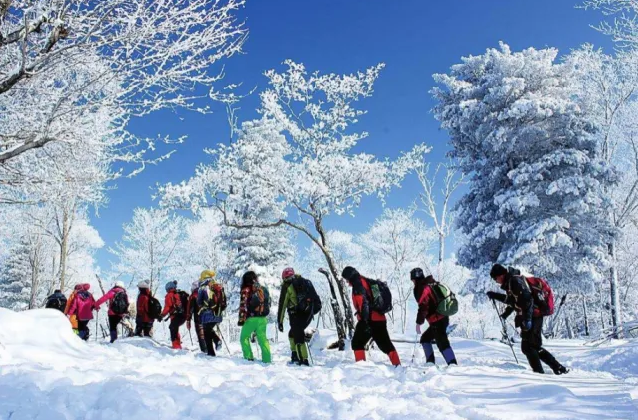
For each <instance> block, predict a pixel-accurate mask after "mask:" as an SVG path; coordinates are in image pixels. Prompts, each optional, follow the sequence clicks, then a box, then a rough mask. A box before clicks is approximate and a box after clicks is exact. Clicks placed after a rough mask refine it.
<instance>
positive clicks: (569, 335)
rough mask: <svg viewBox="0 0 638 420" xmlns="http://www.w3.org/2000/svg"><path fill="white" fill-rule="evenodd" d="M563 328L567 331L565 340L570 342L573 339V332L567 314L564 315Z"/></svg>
mask: <svg viewBox="0 0 638 420" xmlns="http://www.w3.org/2000/svg"><path fill="white" fill-rule="evenodd" d="M565 328H566V329H567V338H569V339H570V340H572V339H573V338H574V330H573V329H572V323H571V319H570V318H569V312H567V313H565Z"/></svg>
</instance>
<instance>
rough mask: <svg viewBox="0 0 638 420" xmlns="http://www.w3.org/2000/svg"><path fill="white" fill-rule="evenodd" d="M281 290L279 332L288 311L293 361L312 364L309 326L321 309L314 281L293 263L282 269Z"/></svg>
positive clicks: (278, 317)
mask: <svg viewBox="0 0 638 420" xmlns="http://www.w3.org/2000/svg"><path fill="white" fill-rule="evenodd" d="M281 279H282V280H283V282H282V283H281V294H280V295H279V310H278V312H277V321H278V327H279V331H280V332H284V318H285V317H286V311H287V312H288V318H289V320H290V330H289V331H288V341H289V342H290V352H291V354H290V363H291V364H298V365H305V366H309V365H310V364H309V363H308V346H307V344H306V333H305V331H306V328H307V327H308V325H310V322H311V321H312V318H313V316H314V315H316V314H318V313H319V311H320V310H321V299H320V298H319V295H318V294H317V291H316V290H315V288H314V286H313V285H312V282H311V281H310V280H307V279H305V278H303V277H301V276H300V275H298V274H295V270H294V269H293V268H292V267H288V268H285V269H284V271H283V272H282V273H281Z"/></svg>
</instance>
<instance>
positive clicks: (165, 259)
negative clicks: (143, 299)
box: [109, 208, 192, 292]
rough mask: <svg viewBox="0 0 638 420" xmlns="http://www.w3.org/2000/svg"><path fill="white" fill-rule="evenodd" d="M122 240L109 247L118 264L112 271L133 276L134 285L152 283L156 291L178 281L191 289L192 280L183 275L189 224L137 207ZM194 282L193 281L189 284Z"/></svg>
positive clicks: (162, 213)
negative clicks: (182, 259) (182, 258)
mask: <svg viewBox="0 0 638 420" xmlns="http://www.w3.org/2000/svg"><path fill="white" fill-rule="evenodd" d="M123 229H124V234H123V235H122V241H121V242H117V243H116V244H115V247H113V248H109V252H111V253H112V254H113V255H114V256H115V257H117V261H115V262H114V263H112V271H113V272H114V273H116V274H117V275H118V276H119V275H126V276H129V277H130V281H131V283H134V282H138V281H140V280H148V281H149V282H150V285H151V290H152V291H153V292H155V291H156V290H157V288H158V287H159V286H160V285H162V282H163V281H169V280H178V281H180V282H182V283H183V284H182V285H181V286H180V287H183V288H184V289H188V285H189V284H190V281H192V280H191V279H184V278H183V277H182V276H181V275H180V274H181V272H180V270H178V268H179V264H178V263H177V261H178V259H179V258H180V255H179V251H180V250H182V249H184V248H183V245H184V242H183V241H184V237H185V222H184V219H183V218H182V217H180V216H176V215H173V214H170V213H169V212H167V211H166V210H161V209H143V208H137V209H135V210H134V211H133V218H132V220H131V222H130V223H126V224H124V226H123ZM189 280H190V281H189Z"/></svg>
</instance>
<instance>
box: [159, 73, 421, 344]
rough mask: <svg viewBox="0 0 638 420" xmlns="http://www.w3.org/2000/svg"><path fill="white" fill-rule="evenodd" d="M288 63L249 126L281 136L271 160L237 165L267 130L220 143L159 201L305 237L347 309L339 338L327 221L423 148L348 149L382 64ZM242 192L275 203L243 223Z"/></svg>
mask: <svg viewBox="0 0 638 420" xmlns="http://www.w3.org/2000/svg"><path fill="white" fill-rule="evenodd" d="M286 65H287V66H288V69H287V70H286V71H285V72H283V73H278V72H276V71H274V70H271V71H268V72H266V76H267V77H268V79H269V82H270V88H269V89H267V90H266V91H264V92H263V93H262V94H261V109H260V112H261V113H262V116H263V117H262V121H261V122H258V123H253V124H258V125H264V126H272V127H273V131H274V132H276V133H278V134H277V136H280V137H281V139H282V142H281V143H279V142H278V143H277V144H281V147H282V149H281V151H280V152H279V154H277V155H276V158H273V159H272V160H271V161H268V162H267V163H262V164H261V165H260V166H259V170H257V169H254V170H250V168H246V167H245V166H243V165H242V164H241V163H242V156H243V155H245V154H246V153H261V151H262V150H264V149H267V148H268V147H270V146H268V147H267V146H265V145H263V143H264V142H271V141H272V139H273V136H271V135H268V136H264V135H256V136H254V139H252V140H249V139H248V138H246V139H245V140H244V141H241V142H239V141H238V142H236V143H233V144H232V145H230V146H220V147H218V149H216V151H215V153H214V154H213V156H214V161H213V162H212V164H209V165H204V166H202V167H200V169H199V170H198V173H197V174H196V175H195V177H193V178H192V179H191V180H189V181H188V182H185V183H183V184H181V185H177V186H174V185H168V186H167V187H165V188H163V189H162V194H163V200H164V204H165V205H177V206H183V205H184V204H186V205H188V206H191V207H194V208H197V207H202V206H217V207H218V208H219V209H220V211H222V212H223V213H224V214H225V217H226V223H227V224H228V225H229V226H231V227H235V228H238V229H253V228H258V229H270V228H272V227H277V226H287V227H289V228H291V229H292V230H293V231H296V232H297V233H300V234H302V235H303V236H305V237H306V238H308V239H310V240H311V241H312V242H313V243H314V244H315V245H316V246H317V247H318V248H319V249H320V250H321V252H322V254H323V255H324V257H325V260H326V263H327V264H328V267H329V270H330V272H331V274H332V277H333V278H332V279H331V281H333V282H335V285H336V286H337V287H336V290H338V296H334V299H335V300H339V304H341V305H342V309H343V310H344V311H345V314H346V316H345V324H344V320H343V318H342V317H341V313H335V317H336V318H337V320H336V322H335V324H336V325H337V329H338V331H339V338H340V339H341V342H342V343H343V339H344V338H345V329H344V328H342V327H343V326H344V325H345V326H346V327H347V328H348V329H349V330H350V331H352V330H353V317H352V311H351V308H350V304H349V299H348V296H347V293H346V290H345V287H344V284H343V281H342V280H341V279H340V267H337V266H336V264H335V262H334V258H333V256H332V254H331V249H330V244H329V241H328V237H327V235H326V228H325V221H326V218H328V217H329V216H331V215H335V214H336V215H341V214H353V213H354V210H355V209H356V207H357V206H358V205H359V203H360V202H361V199H362V198H363V197H364V196H369V195H383V193H384V192H385V191H387V190H388V189H389V188H390V187H392V186H394V185H397V184H398V183H399V181H400V180H401V179H402V178H403V176H405V174H406V173H407V172H408V170H409V169H410V168H411V167H412V165H413V162H414V160H415V156H417V155H418V157H419V158H421V155H422V154H423V153H424V152H425V151H427V148H426V147H425V146H419V147H417V148H416V149H415V150H414V151H413V152H412V153H410V154H408V155H406V156H404V157H402V158H400V159H399V160H397V161H395V162H390V161H388V160H379V159H377V158H376V157H375V156H373V155H370V154H367V153H361V152H356V151H354V150H353V149H354V148H355V146H357V145H358V143H359V142H360V141H361V140H362V139H364V138H365V137H367V133H366V132H355V131H353V130H352V128H351V126H352V125H353V124H355V123H356V122H357V121H358V118H359V117H360V116H361V115H363V114H364V113H365V111H363V110H359V109H357V108H356V107H355V105H356V103H357V101H359V100H360V99H363V98H365V97H368V96H370V95H371V94H372V86H373V83H374V81H375V80H376V78H377V77H378V74H379V72H380V70H381V68H382V65H379V66H375V67H372V68H370V69H368V70H367V71H365V72H359V73H356V74H352V75H335V74H328V75H320V74H319V73H312V74H308V73H307V72H306V69H305V67H304V66H303V65H301V64H297V63H294V62H292V61H287V62H286ZM259 139H261V140H259ZM251 142H254V144H252V145H251V144H250V143H251ZM244 191H245V192H248V193H249V194H266V197H265V198H266V199H267V201H268V202H270V203H272V206H273V207H272V208H271V209H272V210H271V211H272V213H271V214H270V215H268V216H267V218H268V219H269V220H264V219H262V220H257V219H256V217H255V219H253V220H250V219H249V220H246V219H245V217H246V215H247V214H246V213H245V212H241V211H236V210H237V208H236V207H235V206H233V202H234V201H236V200H238V199H242V194H243V192H244ZM251 217H253V216H251ZM337 312H340V309H338V306H337Z"/></svg>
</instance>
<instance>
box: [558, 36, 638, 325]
mask: <svg viewBox="0 0 638 420" xmlns="http://www.w3.org/2000/svg"><path fill="white" fill-rule="evenodd" d="M565 63H566V66H568V68H569V70H570V73H571V74H570V80H572V81H573V82H574V83H575V84H576V88H577V100H578V103H579V106H580V107H581V109H583V112H584V113H585V114H586V115H587V118H588V119H589V120H591V121H593V122H595V124H596V126H597V127H598V130H597V132H596V133H595V138H596V140H597V142H598V147H599V148H600V150H601V154H602V156H601V157H602V158H603V159H604V161H605V162H606V163H607V164H608V165H613V166H615V167H616V169H617V170H618V174H619V176H620V180H619V182H618V183H617V184H616V185H613V186H610V187H609V188H608V191H606V192H607V193H608V194H609V195H610V197H611V199H612V201H613V204H614V205H613V206H610V207H609V208H607V209H606V212H607V214H608V216H609V220H610V223H611V224H612V225H613V226H614V227H615V228H616V229H617V232H618V234H617V236H615V237H612V238H611V241H610V243H609V244H608V254H609V260H610V270H609V275H608V278H609V290H610V305H611V320H612V325H613V326H614V327H617V326H619V325H620V323H621V322H622V312H621V310H620V308H621V303H620V293H621V291H620V289H621V288H622V285H621V284H619V274H618V273H619V271H620V270H621V268H620V267H619V255H618V252H619V249H618V245H617V242H618V241H623V239H622V236H623V235H625V234H626V233H625V231H626V230H627V228H628V227H629V226H631V225H632V224H634V223H636V222H638V117H637V115H638V114H637V112H638V105H637V103H636V93H637V92H638V53H637V52H636V51H634V50H629V51H625V52H618V53H617V54H616V55H615V56H610V55H607V54H604V53H603V52H602V51H601V50H596V49H594V48H593V47H592V46H591V45H585V46H584V47H583V48H581V49H579V50H575V51H573V52H572V53H571V54H570V55H569V56H568V57H567V59H566V62H565ZM621 260H625V259H624V258H621ZM583 301H584V300H583ZM585 304H586V303H585ZM588 329H589V328H586V330H588Z"/></svg>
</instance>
